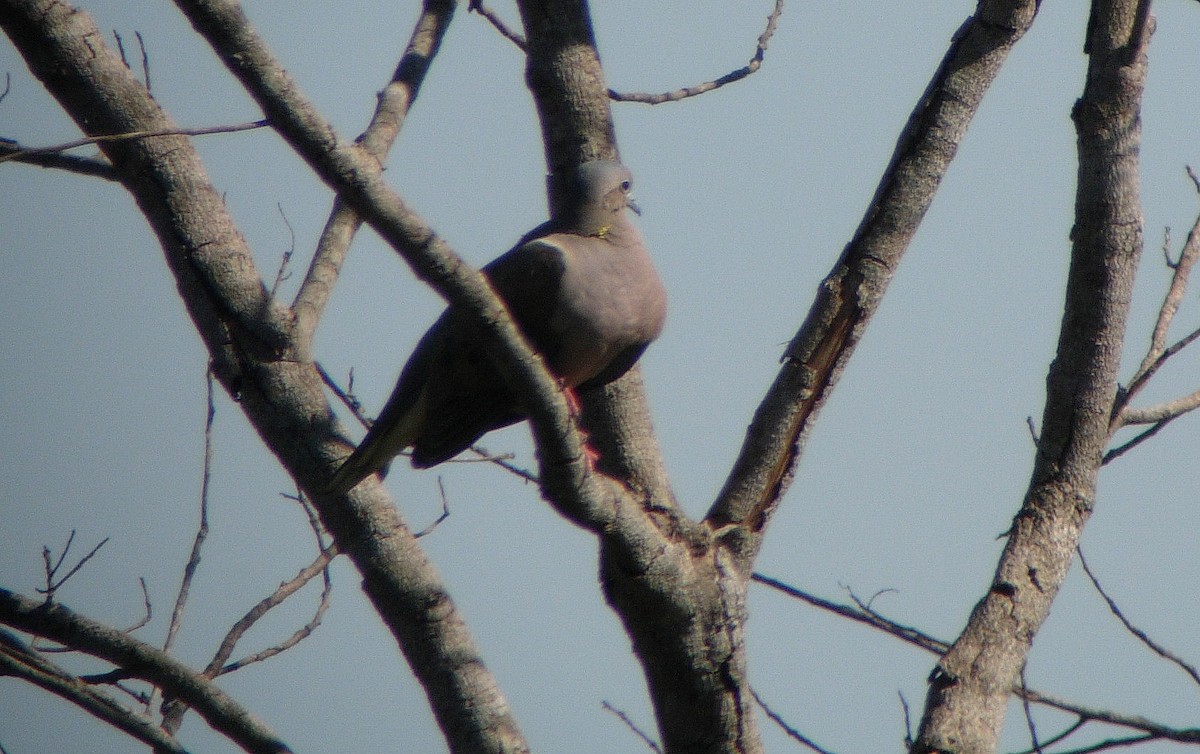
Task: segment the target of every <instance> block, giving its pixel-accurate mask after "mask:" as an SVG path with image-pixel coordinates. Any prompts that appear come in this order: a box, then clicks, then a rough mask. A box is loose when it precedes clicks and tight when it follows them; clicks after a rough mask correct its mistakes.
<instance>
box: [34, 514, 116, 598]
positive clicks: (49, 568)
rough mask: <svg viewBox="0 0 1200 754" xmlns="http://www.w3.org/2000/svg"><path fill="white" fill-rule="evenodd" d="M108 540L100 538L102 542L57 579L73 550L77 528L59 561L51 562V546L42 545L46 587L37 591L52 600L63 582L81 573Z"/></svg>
mask: <svg viewBox="0 0 1200 754" xmlns="http://www.w3.org/2000/svg"><path fill="white" fill-rule="evenodd" d="M108 540H109V538H108V537H105V538H104V539H102V540H100V542H99V543H98V544H97V545H96V546H95V547H93V548H92V549H91V550H89V551H88V553H87V554H86V555H84V556H83V557H82V558H80V559H79V562H78V563H76V564H75V565H74V566H72V567H71V570H69V571H67V573H66V575H65V576H63V577H62V578H61V579H56V578H55V576H57V574H58V570H59V569H60V568H61V567H62V565H63V561H65V560H66V558H67V553H68V552H70V550H71V543H72V542H74V541H75V530H74V529H72V530H71V534H70V536H68V537H67V543H66V544H65V545H63V551H62V554H60V555H59V556H58V561H57V562H55V563H54V564H53V565H52V564H51V563H50V548H48V547H42V560H43V561H44V562H45V572H46V587H45V588H44V589H38V590H37V592H38V593H39V594H44V595H46V602H51V601H52V600H53V599H54V593H55V592H57V591H58V590H59V588H61V587H62V585H63V584H65V583H67V581H68V580H69V579H70V578H71V577H72V576H74V575H75V574H77V573H79V570H80V569H81V568H83V567H84V566H85V565H87V562H88V561H89V560H91V559H92V557H93V556H95V554H96V553H98V552H100V548H101V547H104V545H106V544H107V543H108Z"/></svg>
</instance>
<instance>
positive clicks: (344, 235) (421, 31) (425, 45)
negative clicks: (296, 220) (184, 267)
mask: <svg viewBox="0 0 1200 754" xmlns="http://www.w3.org/2000/svg"><path fill="white" fill-rule="evenodd" d="M454 8H455V3H454V2H453V1H452V0H425V2H424V4H423V6H422V8H421V15H420V17H419V18H418V19H417V23H416V25H415V26H414V27H413V30H412V34H411V35H410V37H409V40H408V47H407V48H406V49H405V50H404V54H403V56H402V57H401V58H400V63H399V64H398V65H397V66H396V70H395V72H394V73H393V74H392V79H391V81H390V82H388V85H387V86H386V87H384V89H383V91H382V92H380V94H379V99H378V101H377V103H376V107H375V114H374V115H373V116H372V118H371V122H370V123H369V124H368V125H367V128H366V130H365V131H363V133H362V134H361V135H360V136H359V137H358V143H359V144H361V145H362V146H363V148H364V149H366V150H367V152H368V153H369V154H370V155H371V156H373V157H374V158H375V159H376V160H377V161H378V162H379V164H381V165H382V164H383V163H384V162H385V161H386V158H387V154H388V152H389V151H390V150H391V147H392V144H393V143H394V142H395V140H396V137H397V136H398V135H399V134H400V129H401V128H402V127H403V125H404V121H405V119H406V118H407V117H408V112H409V110H410V109H411V108H412V104H413V102H414V101H415V100H416V98H417V94H418V93H419V92H420V90H421V84H422V82H423V81H424V80H425V74H426V72H427V71H428V70H429V66H430V65H431V64H432V63H433V58H434V57H435V56H436V55H437V52H438V48H439V47H440V46H441V43H442V37H443V36H444V35H445V33H446V29H447V28H448V27H449V25H450V20H451V19H452V18H453V17H454ZM361 225H362V218H361V217H360V216H359V215H358V213H357V212H355V211H354V210H353V209H352V208H351V207H350V206H349V205H348V204H346V202H345V200H344V199H343V197H342V196H341V195H339V196H338V197H337V199H335V200H334V203H333V208H332V209H331V210H330V213H329V219H328V220H326V222H325V228H324V230H323V231H322V232H321V238H320V239H319V240H318V241H317V249H316V252H315V253H314V254H313V259H312V262H311V263H310V264H309V267H308V272H307V274H306V275H305V278H304V282H303V283H302V284H301V285H300V290H299V291H297V292H296V297H295V299H294V300H293V301H292V310H293V311H294V312H295V313H296V320H297V333H296V338H297V341H298V342H299V345H300V348H301V349H302V350H307V349H309V348H311V343H312V337H313V334H314V333H315V332H316V328H317V322H318V321H319V320H320V318H321V313H322V312H323V311H324V309H325V304H326V303H327V302H328V300H329V294H330V292H331V291H332V290H333V285H334V283H335V282H336V280H337V276H338V273H339V272H340V270H341V268H342V262H343V261H344V260H345V258H346V254H347V253H348V252H349V249H350V243H351V242H352V241H353V240H354V236H355V234H356V233H357V232H358V229H359V227H360V226H361Z"/></svg>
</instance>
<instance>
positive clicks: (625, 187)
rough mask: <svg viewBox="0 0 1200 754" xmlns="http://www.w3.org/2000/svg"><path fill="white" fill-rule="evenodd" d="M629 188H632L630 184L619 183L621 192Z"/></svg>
mask: <svg viewBox="0 0 1200 754" xmlns="http://www.w3.org/2000/svg"><path fill="white" fill-rule="evenodd" d="M631 188H633V184H632V183H630V182H629V181H621V190H622V191H628V190H629V189H631Z"/></svg>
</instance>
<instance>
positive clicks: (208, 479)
mask: <svg viewBox="0 0 1200 754" xmlns="http://www.w3.org/2000/svg"><path fill="white" fill-rule="evenodd" d="M204 382H205V398H206V401H205V412H204V461H203V465H202V467H201V472H200V523H199V525H198V526H197V528H196V536H195V538H194V539H193V540H192V551H191V554H190V555H188V560H187V563H186V564H185V565H184V567H183V578H182V579H181V580H180V583H179V592H178V594H177V595H176V596H175V607H174V609H173V610H172V611H171V620H170V623H169V624H168V625H167V637H166V639H165V640H164V641H163V651H164V652H169V651H170V650H171V647H172V646H173V645H174V644H175V636H176V635H177V634H178V633H179V628H180V626H181V625H182V623H183V610H184V607H186V605H187V600H188V593H189V592H190V590H191V587H192V579H194V578H195V576H196V569H197V568H199V567H200V551H201V550H202V549H203V548H204V541H205V540H206V539H208V492H209V489H210V485H211V483H212V459H213V444H212V430H213V421H214V419H215V418H216V415H217V409H216V403H215V402H214V400H213V373H212V369H206V370H205V372H204Z"/></svg>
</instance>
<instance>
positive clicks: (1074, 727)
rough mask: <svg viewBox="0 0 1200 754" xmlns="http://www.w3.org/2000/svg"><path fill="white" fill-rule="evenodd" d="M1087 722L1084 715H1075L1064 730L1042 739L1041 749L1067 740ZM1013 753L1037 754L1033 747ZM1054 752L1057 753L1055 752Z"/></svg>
mask: <svg viewBox="0 0 1200 754" xmlns="http://www.w3.org/2000/svg"><path fill="white" fill-rule="evenodd" d="M1027 691H1028V689H1027ZM1024 701H1026V702H1028V700H1024ZM1087 722H1088V719H1087V718H1086V717H1083V716H1082V715H1080V716H1077V717H1076V718H1075V722H1073V723H1071V724H1070V725H1069V726H1067V728H1066V730H1064V731H1062V732H1061V733H1058V734H1056V735H1054V736H1051V737H1050V738H1048V739H1046V740H1045V741H1043V742H1042V745H1041V746H1042V748H1041V750H1042V751H1044V750H1046V749H1048V748H1049V747H1051V746H1054V745H1055V744H1057V743H1059V742H1060V741H1065V740H1067V739H1068V738H1070V737H1071V736H1073V735H1075V733H1077V732H1078V731H1080V730H1082V729H1083V726H1084V725H1087ZM1014 754H1037V752H1036V751H1034V750H1033V749H1025V750H1023V751H1019V752H1015V753H1014ZM1056 754H1058V753H1057V752H1056Z"/></svg>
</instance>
